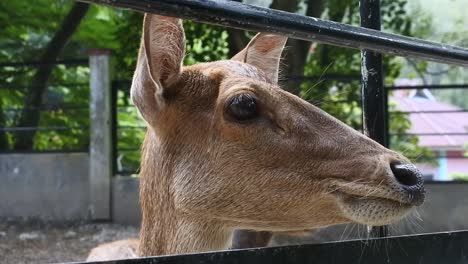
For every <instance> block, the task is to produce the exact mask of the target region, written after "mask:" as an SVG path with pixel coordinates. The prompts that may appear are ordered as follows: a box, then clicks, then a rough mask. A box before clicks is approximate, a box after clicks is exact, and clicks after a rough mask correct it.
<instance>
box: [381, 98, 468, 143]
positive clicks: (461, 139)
mask: <svg viewBox="0 0 468 264" xmlns="http://www.w3.org/2000/svg"><path fill="white" fill-rule="evenodd" d="M390 100H391V101H393V102H396V103H397V107H396V108H397V109H398V110H399V111H449V110H460V108H459V107H456V106H453V105H450V104H446V103H442V102H439V101H437V100H434V99H428V98H423V97H411V98H410V97H399V96H397V97H391V98H390ZM409 118H410V121H411V124H412V127H411V129H410V131H409V133H468V112H460V113H411V114H409ZM418 137H419V145H421V146H424V147H429V148H431V149H461V148H463V146H464V145H465V144H467V143H468V134H467V135H435V136H428V135H423V136H418Z"/></svg>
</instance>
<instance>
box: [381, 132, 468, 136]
mask: <svg viewBox="0 0 468 264" xmlns="http://www.w3.org/2000/svg"><path fill="white" fill-rule="evenodd" d="M389 135H390V136H467V135H468V132H447V133H390V134H389Z"/></svg>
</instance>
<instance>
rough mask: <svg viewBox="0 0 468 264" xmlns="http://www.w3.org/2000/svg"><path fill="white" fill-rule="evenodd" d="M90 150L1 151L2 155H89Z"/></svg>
mask: <svg viewBox="0 0 468 264" xmlns="http://www.w3.org/2000/svg"><path fill="white" fill-rule="evenodd" d="M88 151H89V150H88V149H66V148H65V149H51V150H25V151H22V150H1V151H0V155H1V154H45V153H87V152H88Z"/></svg>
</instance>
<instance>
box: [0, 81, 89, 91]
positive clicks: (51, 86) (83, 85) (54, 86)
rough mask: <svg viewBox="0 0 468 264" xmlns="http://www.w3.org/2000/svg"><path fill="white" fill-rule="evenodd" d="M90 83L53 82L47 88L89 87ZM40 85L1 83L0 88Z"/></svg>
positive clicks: (23, 88) (9, 88)
mask: <svg viewBox="0 0 468 264" xmlns="http://www.w3.org/2000/svg"><path fill="white" fill-rule="evenodd" d="M88 86H89V83H58V84H51V85H48V86H47V89H53V88H58V87H67V88H70V87H88ZM35 87H38V86H35V85H31V86H20V85H10V84H9V85H2V84H0V90H1V89H4V90H26V89H29V88H35Z"/></svg>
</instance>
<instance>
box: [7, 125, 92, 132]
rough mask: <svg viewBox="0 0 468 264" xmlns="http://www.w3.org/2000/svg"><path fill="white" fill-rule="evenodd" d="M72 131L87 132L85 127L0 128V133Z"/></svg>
mask: <svg viewBox="0 0 468 264" xmlns="http://www.w3.org/2000/svg"><path fill="white" fill-rule="evenodd" d="M73 129H83V130H87V129H89V127H87V126H73V127H67V126H49V127H0V131H5V132H24V131H60V130H73Z"/></svg>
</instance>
